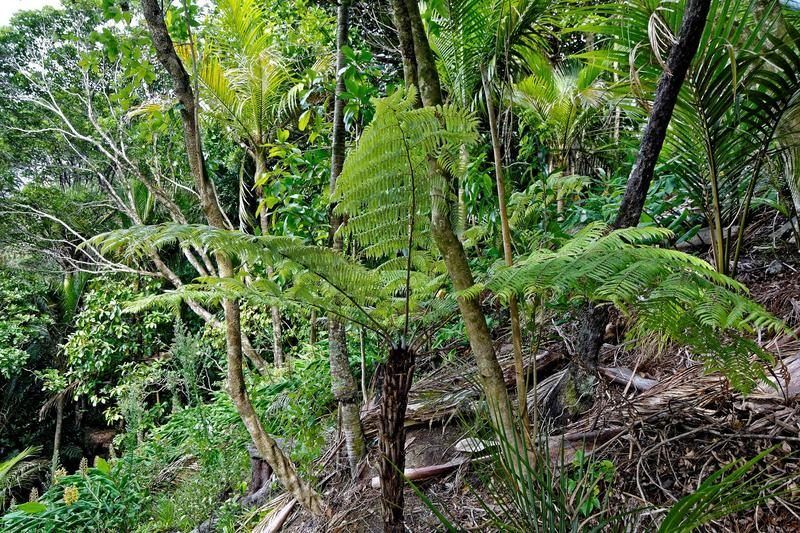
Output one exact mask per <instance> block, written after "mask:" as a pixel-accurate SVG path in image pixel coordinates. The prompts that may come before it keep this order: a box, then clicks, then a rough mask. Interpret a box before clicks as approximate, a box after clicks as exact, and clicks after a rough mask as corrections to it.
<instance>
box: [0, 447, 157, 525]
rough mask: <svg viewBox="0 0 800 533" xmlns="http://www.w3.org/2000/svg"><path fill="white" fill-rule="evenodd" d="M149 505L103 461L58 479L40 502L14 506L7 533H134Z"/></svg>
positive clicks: (129, 480) (131, 480)
mask: <svg viewBox="0 0 800 533" xmlns="http://www.w3.org/2000/svg"><path fill="white" fill-rule="evenodd" d="M147 501H148V497H147V495H146V494H145V493H144V492H143V491H142V490H141V487H140V486H139V485H138V484H137V483H136V481H135V479H134V478H133V477H131V476H128V475H125V474H124V473H123V472H122V471H121V469H118V468H117V467H116V466H115V467H111V466H110V465H109V464H108V463H107V462H106V461H104V460H103V459H99V458H98V459H97V460H96V462H95V467H94V468H88V469H83V471H78V472H76V473H75V474H72V475H69V476H63V477H56V480H55V481H54V483H53V484H52V485H51V486H50V488H49V489H48V490H47V492H45V493H44V494H43V495H42V496H41V497H40V498H39V499H38V500H36V501H31V502H28V503H24V504H20V505H16V506H14V507H13V508H12V509H11V511H10V512H9V513H7V514H6V515H5V516H3V518H2V522H1V523H2V529H3V531H14V532H36V533H40V532H56V531H70V532H76V531H91V532H97V531H115V532H125V531H132V530H133V529H134V528H135V527H136V526H137V524H138V523H139V520H140V519H141V512H142V509H143V508H144V507H145V506H146V504H147Z"/></svg>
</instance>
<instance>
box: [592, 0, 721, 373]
mask: <svg viewBox="0 0 800 533" xmlns="http://www.w3.org/2000/svg"><path fill="white" fill-rule="evenodd" d="M710 3H711V2H710V0H688V1H687V3H686V8H685V10H684V13H683V20H682V21H681V27H680V31H679V32H678V40H677V42H676V43H675V44H674V45H673V46H672V50H671V51H670V54H669V58H668V59H667V68H666V69H665V70H664V72H663V73H662V74H661V77H660V78H659V80H658V86H657V88H656V94H655V98H654V100H653V107H652V109H651V110H650V117H649V119H648V121H647V125H646V126H645V129H644V133H643V135H642V141H641V144H640V146H639V153H638V154H637V156H636V162H635V164H634V166H633V169H632V170H631V174H630V177H629V178H628V183H627V186H626V188H625V195H624V196H623V198H622V204H621V205H620V208H619V211H618V212H617V217H616V219H615V220H614V223H613V227H614V228H617V229H619V228H628V227H633V226H636V225H638V224H639V218H640V217H641V216H642V210H643V209H644V204H645V201H646V199H647V192H648V190H649V189H650V182H651V181H652V179H653V173H654V170H655V166H656V163H657V162H658V157H659V154H660V153H661V148H662V147H663V146H664V139H665V138H666V135H667V127H668V126H669V122H670V120H671V118H672V112H673V110H674V109H675V103H676V102H677V101H678V95H679V93H680V89H681V86H682V85H683V80H684V79H685V78H686V73H687V72H688V70H689V67H690V66H691V63H692V59H693V58H694V56H695V54H696V53H697V48H698V46H699V44H700V37H701V36H702V34H703V29H704V28H705V24H706V18H707V17H708V10H709V6H710ZM607 323H608V309H607V308H606V307H605V306H601V307H591V306H589V307H588V308H587V309H586V311H585V312H584V316H583V324H582V326H581V334H580V335H579V336H578V339H577V343H576V351H577V353H578V354H579V357H580V359H581V364H582V365H583V366H584V367H586V368H588V369H594V367H595V365H596V364H597V358H598V356H599V354H600V348H601V347H602V345H603V333H604V331H605V327H606V324H607Z"/></svg>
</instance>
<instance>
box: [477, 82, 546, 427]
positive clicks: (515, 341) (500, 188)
mask: <svg viewBox="0 0 800 533" xmlns="http://www.w3.org/2000/svg"><path fill="white" fill-rule="evenodd" d="M481 79H482V81H483V94H484V96H485V98H486V113H487V114H488V115H489V134H490V136H491V139H492V154H493V156H494V173H495V181H496V182H497V204H498V207H499V211H500V228H501V233H502V236H503V258H504V259H505V263H506V266H512V265H513V264H514V251H513V249H512V238H511V226H510V225H509V223H508V209H507V208H506V187H505V177H504V173H503V156H502V154H501V152H500V136H499V135H498V133H497V116H496V115H495V111H494V102H493V101H492V88H491V86H490V84H489V77H488V75H487V73H486V69H485V68H484V67H481ZM508 310H509V314H510V315H511V344H512V346H513V348H514V375H515V378H516V385H517V411H518V412H519V417H520V420H521V422H522V427H523V429H524V430H525V431H524V434H525V435H529V434H530V429H531V428H530V421H529V420H528V384H527V382H526V380H525V362H524V361H523V360H522V328H520V325H519V307H518V306H517V298H516V296H514V295H511V298H510V299H509V302H508ZM534 408H535V406H534Z"/></svg>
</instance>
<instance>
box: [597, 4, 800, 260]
mask: <svg viewBox="0 0 800 533" xmlns="http://www.w3.org/2000/svg"><path fill="white" fill-rule="evenodd" d="M618 8H619V11H617V12H616V13H617V15H621V14H622V13H623V12H624V18H621V17H620V20H624V28H622V27H621V25H614V24H609V25H608V26H605V27H604V30H608V33H611V34H613V35H615V37H616V44H617V46H615V47H614V48H612V49H611V50H610V51H609V55H610V56H611V60H613V61H616V62H618V63H619V64H626V63H628V64H629V66H630V72H631V74H632V78H633V82H634V83H633V85H634V92H637V93H641V92H642V89H643V88H645V89H651V88H652V86H653V85H654V82H655V79H656V78H657V76H658V74H659V73H660V72H661V70H662V65H663V59H662V58H663V57H664V56H665V55H666V52H667V50H668V47H669V46H671V43H672V42H673V40H674V38H675V35H676V30H675V28H677V26H678V23H679V21H680V17H681V14H682V11H683V9H682V8H683V4H682V3H679V4H674V3H669V4H667V3H666V2H665V3H662V4H653V3H652V2H645V1H643V0H629V1H626V2H623V3H621V4H619V5H618ZM782 17H783V15H782V13H781V12H780V10H779V9H777V8H776V7H775V4H773V3H769V4H767V5H766V6H765V5H762V3H761V2H760V1H758V0H716V1H714V2H713V3H712V5H711V9H710V14H709V21H710V22H709V24H708V25H707V26H706V30H705V32H704V34H703V37H702V40H701V43H700V48H699V50H698V53H697V55H696V56H695V58H694V61H693V63H692V66H691V67H690V69H689V73H688V75H687V77H686V81H685V83H684V84H683V87H682V89H681V94H680V98H679V99H678V103H677V105H676V107H675V112H674V116H673V119H672V124H671V127H670V130H669V134H668V136H667V139H666V143H665V146H664V151H663V154H662V161H663V162H664V163H665V164H666V166H667V168H668V169H669V170H671V171H673V172H674V174H676V175H677V176H678V177H679V179H681V180H682V181H683V183H684V184H685V186H686V188H687V190H688V191H689V193H690V195H691V199H692V202H693V203H694V205H695V206H696V207H698V208H699V209H700V210H701V211H702V212H703V214H704V215H705V217H706V219H707V221H708V224H709V228H710V230H711V240H712V251H713V255H714V264H715V266H716V268H717V270H719V271H720V272H723V273H727V272H733V273H735V272H736V268H737V264H738V260H739V255H740V252H741V247H742V242H743V239H744V235H745V232H746V227H747V222H748V214H749V211H750V208H751V205H752V200H753V199H754V197H756V195H758V194H759V193H760V192H763V190H764V187H765V186H767V184H768V183H769V178H770V176H785V175H787V172H786V169H785V168H781V167H782V166H783V163H784V162H787V161H789V159H788V158H785V157H781V154H782V153H783V152H784V151H786V150H787V149H789V148H790V147H791V146H793V145H796V143H797V141H798V137H797V135H796V132H795V131H792V130H793V128H786V127H785V124H786V121H787V119H788V117H790V116H791V115H792V113H793V112H794V110H795V109H796V108H797V105H798V101H800V32H799V31H798V30H797V28H795V27H793V26H791V25H784V24H783V18H782ZM776 28H780V29H781V31H776ZM648 49H649V51H650V52H651V53H650V54H647V53H646V52H647V50H648ZM645 92H646V91H645ZM643 103H644V105H645V107H646V106H647V103H646V102H643ZM768 163H769V164H768Z"/></svg>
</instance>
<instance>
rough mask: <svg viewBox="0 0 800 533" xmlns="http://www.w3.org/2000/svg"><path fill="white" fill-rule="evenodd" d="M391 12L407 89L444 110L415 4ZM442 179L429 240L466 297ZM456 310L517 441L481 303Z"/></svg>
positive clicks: (399, 3) (401, 3)
mask: <svg viewBox="0 0 800 533" xmlns="http://www.w3.org/2000/svg"><path fill="white" fill-rule="evenodd" d="M392 8H393V10H394V19H395V26H396V27H397V32H398V37H399V40H400V51H401V53H402V55H403V74H404V75H405V83H406V85H407V86H408V85H415V86H416V87H418V89H419V94H420V95H421V97H422V104H423V105H426V106H435V105H440V104H441V103H442V93H441V87H440V83H439V74H438V72H437V71H436V64H435V61H434V58H433V52H432V50H431V48H430V43H428V38H427V36H426V34H425V29H424V27H423V24H422V18H421V17H420V13H419V5H418V4H417V2H416V0H392ZM431 171H433V172H442V170H441V169H439V168H437V167H436V166H435V165H434V164H431ZM442 175H443V176H444V178H445V179H444V180H434V182H439V181H444V182H445V183H446V187H447V188H446V189H441V188H438V187H434V188H433V189H432V190H431V191H430V194H431V199H432V202H431V204H432V209H431V235H432V236H433V239H434V241H435V242H436V246H437V247H438V248H439V251H440V252H441V254H442V257H443V258H444V262H445V266H446V268H447V272H448V274H449V276H450V279H451V281H452V283H453V287H454V288H455V290H456V291H463V290H466V289H468V288H470V287H472V286H473V285H474V284H475V281H474V278H473V276H472V270H471V269H470V267H469V262H468V261H467V255H466V253H465V252H464V246H463V244H462V243H461V241H460V240H459V238H458V236H457V235H456V233H455V230H454V228H453V225H452V223H451V221H450V213H451V210H452V206H451V201H450V196H451V194H450V193H451V189H452V187H453V184H452V181H453V180H452V176H449V175H447V173H444V172H442ZM458 306H459V310H460V311H461V316H462V318H463V320H464V325H465V327H466V330H467V337H468V338H469V343H470V348H471V349H472V354H473V356H474V357H475V361H476V363H477V367H478V375H479V377H480V382H481V385H482V388H483V391H484V393H485V394H486V399H487V401H488V403H489V411H490V414H491V417H492V423H493V424H494V426H495V427H496V428H497V429H498V430H500V431H503V432H504V433H506V434H507V435H513V434H514V432H515V431H516V425H515V423H514V414H513V410H512V408H511V403H510V402H509V398H508V390H507V389H506V384H505V381H504V379H503V372H502V369H501V368H500V364H499V363H498V361H497V356H496V354H495V351H494V346H493V344H492V337H491V335H490V333H489V327H488V325H487V323H486V316H485V315H484V313H483V310H482V309H481V306H480V301H479V300H478V299H477V298H474V299H465V298H459V299H458Z"/></svg>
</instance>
